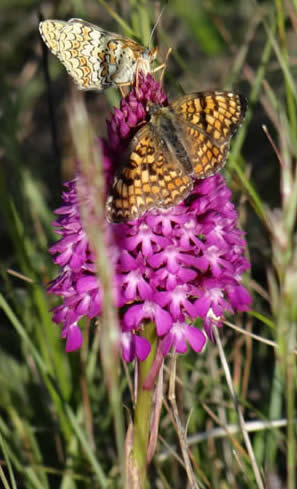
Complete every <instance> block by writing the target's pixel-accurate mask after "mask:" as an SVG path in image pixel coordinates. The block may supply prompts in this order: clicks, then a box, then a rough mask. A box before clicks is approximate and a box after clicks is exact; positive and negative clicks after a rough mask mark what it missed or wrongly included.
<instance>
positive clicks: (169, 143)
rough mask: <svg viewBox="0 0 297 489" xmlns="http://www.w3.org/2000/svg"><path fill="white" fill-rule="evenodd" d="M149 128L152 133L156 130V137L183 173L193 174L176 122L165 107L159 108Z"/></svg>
mask: <svg viewBox="0 0 297 489" xmlns="http://www.w3.org/2000/svg"><path fill="white" fill-rule="evenodd" d="M151 127H152V130H153V131H156V129H157V135H158V137H159V138H160V139H161V141H162V142H163V144H165V145H166V147H167V149H168V151H169V152H170V153H171V154H172V156H173V157H174V159H175V160H176V161H178V162H179V163H180V165H181V166H182V167H183V171H184V172H185V173H186V174H187V175H190V174H192V173H193V166H192V163H191V160H190V158H189V155H188V153H187V150H186V148H185V146H184V144H183V140H182V139H181V138H180V137H179V135H180V131H179V128H178V120H176V118H175V117H174V114H171V112H170V109H169V108H167V107H163V108H161V109H160V110H159V111H158V112H157V113H156V114H154V115H153V116H152V120H151Z"/></svg>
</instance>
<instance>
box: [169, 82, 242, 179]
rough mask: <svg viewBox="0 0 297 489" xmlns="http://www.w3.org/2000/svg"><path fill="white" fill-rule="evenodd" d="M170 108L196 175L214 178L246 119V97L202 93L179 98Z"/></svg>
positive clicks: (215, 92)
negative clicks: (233, 137) (234, 136)
mask: <svg viewBox="0 0 297 489" xmlns="http://www.w3.org/2000/svg"><path fill="white" fill-rule="evenodd" d="M170 107H171V111H172V112H173V113H174V115H175V116H176V127H177V128H178V129H177V132H178V134H179V139H180V140H181V141H182V142H183V144H184V147H185V149H186V151H187V154H188V157H189V159H190V160H191V163H192V166H193V174H194V176H195V177H197V178H206V177H209V176H211V175H214V174H215V173H216V172H217V171H218V170H220V169H221V168H222V167H223V166H224V164H225V163H226V158H227V155H228V151H229V144H230V140H231V137H232V136H233V135H234V133H235V132H236V130H237V129H238V127H239V126H240V125H241V123H242V121H243V119H244V116H245V112H246V108H247V101H246V99H245V97H244V96H243V95H241V94H238V93H234V92H227V91H226V92H224V91H213V92H211V91H209V92H200V93H199V92H198V93H194V94H190V95H185V96H183V97H179V98H178V99H177V100H175V101H174V102H173V103H172V104H171V106H170Z"/></svg>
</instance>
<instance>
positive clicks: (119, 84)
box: [117, 82, 132, 98]
mask: <svg viewBox="0 0 297 489" xmlns="http://www.w3.org/2000/svg"><path fill="white" fill-rule="evenodd" d="M130 85H132V84H131V83H130V82H123V83H118V84H117V86H118V88H119V90H120V92H121V95H122V97H123V98H124V97H126V95H127V94H128V91H126V90H125V89H124V87H129V86H130Z"/></svg>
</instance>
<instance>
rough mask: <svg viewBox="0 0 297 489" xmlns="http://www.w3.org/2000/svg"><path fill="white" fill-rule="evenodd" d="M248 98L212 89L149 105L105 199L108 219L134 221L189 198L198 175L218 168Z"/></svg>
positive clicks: (212, 173) (209, 173) (243, 112)
mask: <svg viewBox="0 0 297 489" xmlns="http://www.w3.org/2000/svg"><path fill="white" fill-rule="evenodd" d="M246 108H247V101H246V99H245V97H243V96H242V95H240V94H238V93H234V92H224V91H213V92H211V91H209V92H198V93H193V94H190V95H184V96H182V97H179V98H178V99H176V100H175V101H173V102H172V103H171V104H170V105H169V106H168V107H162V106H159V105H152V106H150V107H149V116H150V119H149V122H148V123H147V124H145V125H144V126H143V127H142V128H141V129H139V131H138V132H137V133H136V135H135V136H134V138H133V139H132V141H131V143H130V147H129V151H128V153H129V156H128V160H127V161H124V163H123V164H122V165H121V166H120V167H119V169H118V172H117V173H116V176H115V179H114V183H113V186H112V189H111V191H110V194H109V197H108V199H107V203H106V215H107V219H108V220H109V221H113V222H121V221H130V220H133V219H136V218H138V217H140V216H141V215H143V214H144V213H145V212H147V211H148V210H150V209H155V208H164V209H168V208H170V207H172V206H175V205H177V204H179V203H180V202H181V201H182V200H183V199H185V198H186V197H187V196H188V194H189V193H190V192H191V190H192V188H193V178H192V177H194V178H198V179H203V178H206V177H209V176H211V175H214V174H215V173H217V172H218V171H219V170H220V169H221V168H222V167H223V166H224V164H225V163H226V159H227V155H228V151H229V144H230V140H231V137H232V136H233V134H234V133H235V132H236V130H237V129H238V127H239V126H240V124H241V122H242V120H243V119H244V116H245V112H246Z"/></svg>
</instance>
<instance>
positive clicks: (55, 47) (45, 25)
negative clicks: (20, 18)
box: [39, 19, 67, 59]
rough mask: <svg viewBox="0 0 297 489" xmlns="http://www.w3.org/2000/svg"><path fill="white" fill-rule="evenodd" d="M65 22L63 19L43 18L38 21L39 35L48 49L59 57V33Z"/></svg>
mask: <svg viewBox="0 0 297 489" xmlns="http://www.w3.org/2000/svg"><path fill="white" fill-rule="evenodd" d="M66 25H67V22H63V20H54V19H52V20H44V21H43V22H40V23H39V32H40V35H41V37H42V39H43V41H44V42H45V44H46V45H47V47H48V48H49V50H50V51H51V52H52V53H53V54H54V55H55V56H57V57H58V58H59V59H60V46H59V41H60V34H61V32H62V30H63V29H64V27H65V26H66Z"/></svg>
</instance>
